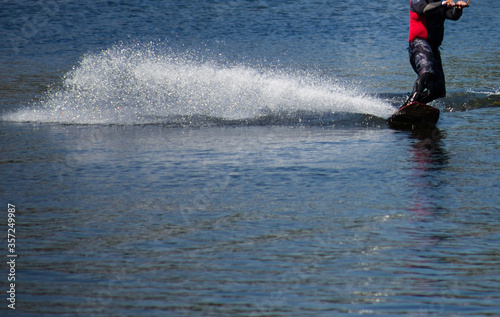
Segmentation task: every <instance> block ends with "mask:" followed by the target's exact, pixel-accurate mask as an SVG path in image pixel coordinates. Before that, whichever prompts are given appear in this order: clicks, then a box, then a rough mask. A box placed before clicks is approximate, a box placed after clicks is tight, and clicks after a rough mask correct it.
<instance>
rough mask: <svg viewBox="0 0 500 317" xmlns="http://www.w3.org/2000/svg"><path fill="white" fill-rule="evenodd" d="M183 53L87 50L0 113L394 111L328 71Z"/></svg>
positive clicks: (81, 116)
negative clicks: (57, 78)
mask: <svg viewBox="0 0 500 317" xmlns="http://www.w3.org/2000/svg"><path fill="white" fill-rule="evenodd" d="M188 56H189V54H174V53H158V52H157V51H156V50H154V49H152V48H151V47H149V46H135V47H126V46H124V45H118V46H115V47H112V48H110V49H107V50H105V51H102V52H100V53H98V54H88V55H86V56H85V57H84V58H83V59H82V61H81V62H80V63H79V65H78V66H76V67H74V69H73V70H72V71H70V72H68V73H67V74H66V76H65V77H64V83H63V87H62V88H61V89H59V90H58V91H55V92H48V93H47V94H46V96H45V97H44V98H43V99H42V100H40V101H37V102H35V103H33V104H32V105H29V106H28V107H25V108H24V109H21V110H18V111H17V112H14V113H10V114H7V115H5V116H4V117H3V119H4V120H8V121H21V122H26V121H28V122H59V123H78V124H142V123H162V122H169V121H170V120H174V118H179V117H197V116H203V117H210V118H219V119H224V120H242V119H252V118H257V117H259V116H263V115H276V114H278V113H284V112H287V113H290V112H300V111H305V112H312V113H318V114H321V113H329V114H335V113H362V114H371V115H375V116H378V117H388V116H389V115H390V114H391V113H392V112H393V111H394V108H393V107H392V106H391V105H390V104H389V103H387V102H384V101H382V100H380V99H377V98H375V97H370V96H367V95H365V94H363V93H362V92H360V91H359V89H358V88H357V87H345V86H342V85H340V84H338V82H337V81H336V80H335V79H332V78H324V77H320V76H313V75H305V74H301V73H300V72H290V71H285V70H277V69H269V68H267V69H263V68H262V67H250V66H245V65H236V64H232V63H218V62H215V61H214V60H208V61H207V60H205V61H199V60H197V59H196V58H193V57H192V56H191V57H188Z"/></svg>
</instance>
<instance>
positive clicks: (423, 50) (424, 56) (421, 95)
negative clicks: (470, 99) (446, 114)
mask: <svg viewBox="0 0 500 317" xmlns="http://www.w3.org/2000/svg"><path fill="white" fill-rule="evenodd" d="M409 55H410V63H411V66H412V67H413V70H414V71H415V72H416V73H417V74H418V78H417V80H416V81H415V84H414V85H413V91H412V94H411V96H410V98H409V99H408V101H407V102H406V104H408V103H410V102H413V101H417V102H423V103H427V102H430V101H432V100H434V99H437V98H440V97H444V95H445V94H446V90H445V81H444V73H443V68H442V65H441V56H440V54H439V51H438V50H437V49H435V50H434V49H433V48H432V47H431V45H430V44H429V43H428V42H427V41H426V40H423V39H415V40H413V41H412V42H411V43H410V47H409Z"/></svg>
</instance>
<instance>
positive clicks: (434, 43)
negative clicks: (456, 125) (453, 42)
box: [409, 0, 462, 103]
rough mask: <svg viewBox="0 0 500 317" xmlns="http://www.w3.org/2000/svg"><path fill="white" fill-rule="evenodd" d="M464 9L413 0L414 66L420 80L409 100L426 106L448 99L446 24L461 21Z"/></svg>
mask: <svg viewBox="0 0 500 317" xmlns="http://www.w3.org/2000/svg"><path fill="white" fill-rule="evenodd" d="M461 16H462V10H461V9H458V8H456V7H447V6H446V5H443V4H442V3H441V1H433V0H410V35H409V43H410V46H409V55H410V63H411V66H412V67H413V69H414V70H415V72H416V73H417V74H418V78H417V80H416V81H415V85H414V86H413V92H412V96H411V97H410V100H409V101H418V102H422V103H428V102H431V101H432V100H434V99H437V98H442V97H444V96H446V88H445V78H444V72H443V66H442V64H441V55H440V54H439V46H440V45H441V43H442V42H443V36H444V21H445V20H446V19H450V20H458V19H459V18H460V17H461Z"/></svg>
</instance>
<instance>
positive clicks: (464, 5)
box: [455, 1, 467, 9]
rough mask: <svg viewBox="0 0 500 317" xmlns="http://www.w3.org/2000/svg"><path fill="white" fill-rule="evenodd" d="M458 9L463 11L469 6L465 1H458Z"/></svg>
mask: <svg viewBox="0 0 500 317" xmlns="http://www.w3.org/2000/svg"><path fill="white" fill-rule="evenodd" d="M455 6H456V7H457V8H458V9H462V8H463V7H466V6H467V3H465V2H464V1H458V2H457V4H456V5H455Z"/></svg>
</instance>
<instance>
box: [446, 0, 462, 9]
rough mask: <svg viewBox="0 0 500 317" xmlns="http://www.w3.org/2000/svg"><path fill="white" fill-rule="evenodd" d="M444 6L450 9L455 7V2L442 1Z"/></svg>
mask: <svg viewBox="0 0 500 317" xmlns="http://www.w3.org/2000/svg"><path fill="white" fill-rule="evenodd" d="M461 2H463V1H461ZM444 5H445V6H446V7H448V8H451V7H454V6H455V2H453V0H446V1H444Z"/></svg>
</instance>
